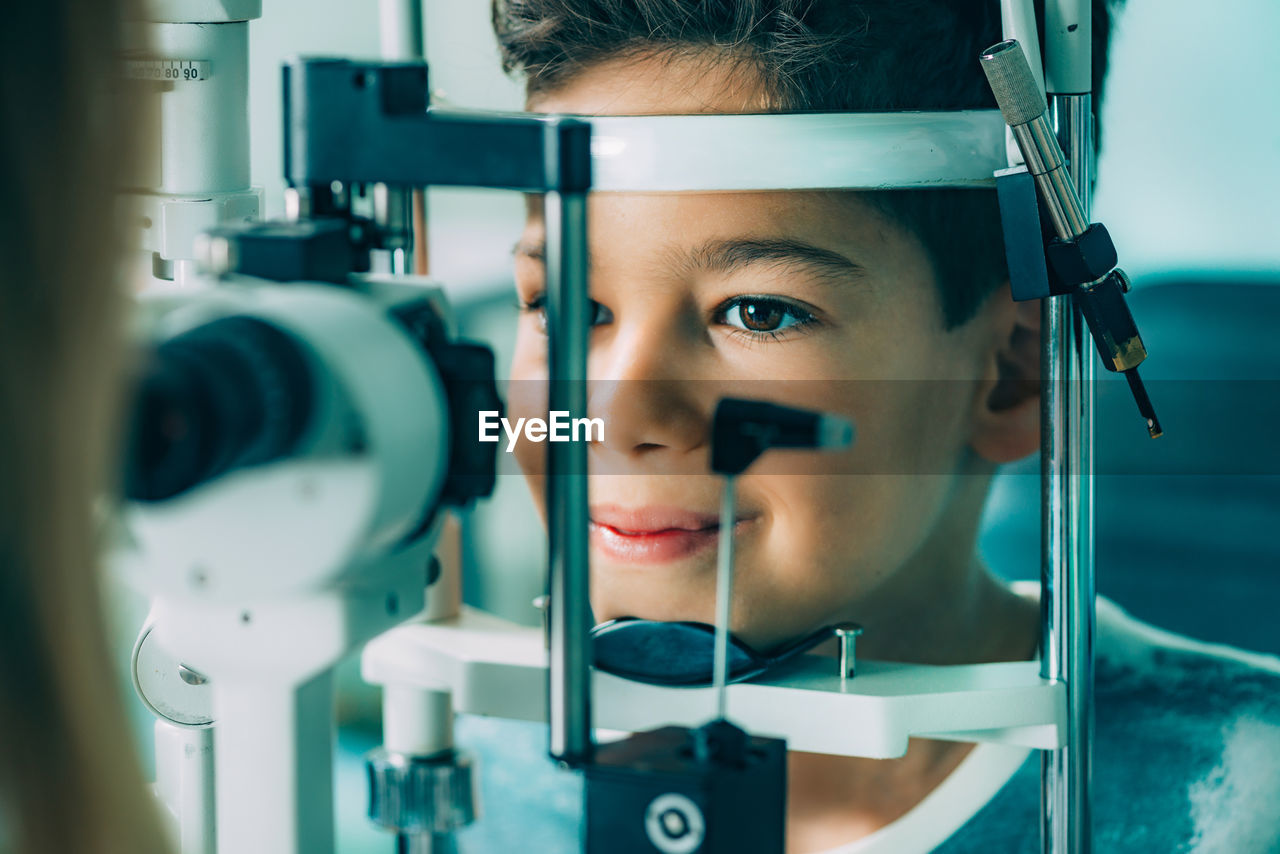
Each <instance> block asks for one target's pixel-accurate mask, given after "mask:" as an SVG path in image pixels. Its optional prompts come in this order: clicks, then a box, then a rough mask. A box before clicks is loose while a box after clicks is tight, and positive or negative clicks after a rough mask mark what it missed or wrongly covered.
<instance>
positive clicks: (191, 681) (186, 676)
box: [178, 664, 209, 685]
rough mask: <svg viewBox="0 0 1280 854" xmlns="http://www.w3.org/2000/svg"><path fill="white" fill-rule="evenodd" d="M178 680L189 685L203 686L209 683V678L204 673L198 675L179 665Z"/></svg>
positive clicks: (185, 666) (183, 665)
mask: <svg viewBox="0 0 1280 854" xmlns="http://www.w3.org/2000/svg"><path fill="white" fill-rule="evenodd" d="M178 678H179V679H181V680H182V681H183V682H186V683H187V684H188V685H203V684H205V683H206V682H208V681H209V677H208V676H205V675H204V674H203V673H197V672H196V671H194V670H192V669H191V668H190V667H187V665H185V664H179V665H178Z"/></svg>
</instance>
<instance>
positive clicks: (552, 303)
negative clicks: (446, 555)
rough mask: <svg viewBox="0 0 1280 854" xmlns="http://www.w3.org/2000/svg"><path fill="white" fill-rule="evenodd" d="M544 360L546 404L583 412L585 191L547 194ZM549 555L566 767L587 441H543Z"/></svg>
mask: <svg viewBox="0 0 1280 854" xmlns="http://www.w3.org/2000/svg"><path fill="white" fill-rule="evenodd" d="M543 211H544V216H543V219H544V221H545V222H546V277H547V328H548V336H547V350H548V353H547V360H548V366H549V371H548V379H549V385H550V390H549V394H548V397H549V406H550V411H553V412H567V413H568V417H569V418H571V419H572V418H585V417H586V415H587V347H588V343H589V335H590V328H591V322H590V316H589V313H588V309H589V306H590V298H589V295H588V293H587V196H586V194H585V193H557V192H552V193H547V194H546V197H545V201H544V204H543ZM546 488H547V536H548V545H549V552H550V555H549V556H550V566H549V572H550V594H551V604H550V613H549V624H550V645H551V649H550V667H549V679H550V684H549V686H548V687H549V697H550V708H549V710H548V720H549V721H550V723H551V755H552V756H554V757H555V758H557V759H559V760H561V761H562V762H566V763H569V764H576V763H579V762H582V761H585V760H587V759H588V758H589V757H590V756H591V748H592V742H591V654H590V642H591V637H590V634H589V633H590V628H591V600H590V597H589V589H588V581H589V578H590V572H589V568H588V558H589V553H588V542H587V525H588V519H589V516H588V513H589V510H588V504H587V445H586V443H585V442H547V484H546Z"/></svg>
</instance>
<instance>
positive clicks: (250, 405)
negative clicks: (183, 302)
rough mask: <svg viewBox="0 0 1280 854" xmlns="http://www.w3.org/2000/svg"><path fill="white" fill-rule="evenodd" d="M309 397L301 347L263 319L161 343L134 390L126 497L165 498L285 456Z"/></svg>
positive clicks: (208, 327) (223, 324)
mask: <svg viewBox="0 0 1280 854" xmlns="http://www.w3.org/2000/svg"><path fill="white" fill-rule="evenodd" d="M313 398H314V392H313V389H312V384H311V374H310V372H309V370H308V368H307V358H306V355H305V354H304V353H303V351H302V348H301V345H300V344H299V343H298V342H297V341H296V340H295V339H293V338H292V337H290V336H289V335H287V334H285V333H284V332H281V331H280V330H279V329H277V328H275V327H274V326H271V325H269V324H267V323H264V322H262V321H260V320H255V319H253V318H248V317H229V318H223V319H220V320H215V321H213V322H211V323H207V324H205V325H203V326H199V327H197V328H195V329H193V330H191V331H189V332H185V333H183V334H182V335H179V336H177V337H175V338H171V339H169V340H168V341H165V342H164V343H163V344H161V345H160V346H159V347H158V348H156V350H155V352H154V353H153V354H152V356H151V359H150V360H149V362H148V364H147V367H146V369H145V372H144V374H143V377H142V379H141V381H140V383H139V384H138V388H137V396H136V400H135V402H134V406H133V417H132V426H131V429H130V431H129V434H128V442H129V444H128V447H127V448H126V455H125V470H124V486H125V495H126V496H127V497H128V498H130V499H132V500H134V501H163V500H165V499H168V498H172V497H174V496H176V495H179V494H181V493H183V492H186V491H187V490H190V489H192V488H194V487H196V486H198V485H200V484H202V483H206V482H207V481H210V480H212V479H213V478H215V477H217V476H219V475H221V474H225V473H226V472H228V471H232V470H234V469H238V468H245V467H248V466H253V465H261V464H263V463H267V462H271V461H273V460H278V459H281V458H283V457H287V456H289V455H290V454H291V453H292V452H293V451H294V449H295V448H296V446H297V443H298V440H299V439H300V438H301V436H302V434H303V432H304V430H305V428H306V425H307V423H308V421H309V419H310V413H311V407H312V401H313Z"/></svg>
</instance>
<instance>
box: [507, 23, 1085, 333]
mask: <svg viewBox="0 0 1280 854" xmlns="http://www.w3.org/2000/svg"><path fill="white" fill-rule="evenodd" d="M1108 3H1109V0H1093V20H1092V26H1093V93H1094V101H1093V105H1094V117H1095V129H1097V127H1098V126H1097V110H1098V105H1099V103H1100V101H1101V95H1102V80H1103V76H1104V74H1105V72H1106V65H1107V45H1108V40H1109V35H1110V20H1109V14H1108V11H1107V7H1108ZM1035 5H1036V7H1037V9H1036V14H1037V16H1038V17H1039V18H1040V24H1041V27H1040V29H1041V32H1043V2H1042V0H1037V2H1036V4H1035ZM493 23H494V31H495V32H496V34H497V36H498V42H499V46H500V48H501V52H502V62H503V68H504V69H505V70H506V71H507V72H508V73H512V72H517V71H523V72H524V73H525V74H526V76H527V87H528V88H527V92H528V95H529V96H535V95H538V94H540V93H543V92H547V91H550V90H553V89H555V88H556V87H557V86H559V85H560V84H562V83H563V82H565V81H567V80H568V79H570V78H571V77H572V76H573V75H574V73H575V72H576V71H577V70H578V69H581V68H583V67H584V66H588V65H591V64H592V63H594V62H599V61H601V60H604V59H614V58H617V57H620V56H622V57H625V56H628V55H637V56H638V55H645V54H652V53H654V52H655V51H657V52H677V53H683V52H688V51H692V52H698V53H705V52H707V50H708V49H713V50H714V51H715V52H716V53H719V54H721V55H723V56H725V57H726V58H729V59H732V60H734V61H741V62H746V63H748V64H749V65H751V66H753V67H754V68H755V69H756V70H757V71H758V73H759V76H760V79H761V81H762V84H763V86H764V88H765V95H766V97H767V100H768V102H769V107H770V109H771V110H774V111H777V112H802V111H815V110H825V111H886V110H960V109H983V108H994V107H995V101H994V99H993V98H992V95H991V91H990V89H989V88H988V87H987V82H986V78H985V77H984V75H983V74H982V70H981V69H980V68H979V65H978V54H979V53H980V52H981V51H982V50H983V49H984V48H987V47H989V46H991V45H992V44H995V43H996V42H998V41H999V40H1000V38H1001V28H1000V4H999V3H998V2H996V0H493ZM864 195H866V196H867V197H868V198H870V199H871V200H872V201H873V202H874V203H875V204H876V205H877V207H878V208H880V209H881V210H882V211H884V212H886V213H887V214H888V215H889V216H890V217H892V218H893V219H895V220H897V221H899V222H901V223H902V224H903V225H904V226H905V227H907V228H908V229H910V230H911V231H913V232H914V233H915V234H916V235H917V236H918V237H919V238H920V240H921V242H922V243H923V244H924V246H925V247H926V249H927V250H928V252H929V255H930V260H931V261H932V263H933V268H934V271H935V274H936V276H937V279H938V283H939V287H940V289H941V293H940V298H941V302H942V311H943V319H944V322H945V324H946V326H947V328H953V327H955V326H958V325H960V324H962V323H964V322H966V321H967V320H969V319H970V318H971V317H973V315H974V313H975V312H976V311H977V309H978V307H979V306H980V305H981V304H982V302H983V301H984V300H985V299H986V297H987V296H988V295H989V294H990V293H991V291H992V290H993V289H994V288H995V287H996V286H998V285H999V284H1000V283H1001V282H1002V281H1004V280H1005V279H1006V278H1007V276H1008V272H1007V270H1006V267H1005V260H1004V248H1003V247H1004V243H1003V239H1002V236H1001V231H1000V224H999V214H998V209H997V206H996V201H995V193H994V191H991V190H967V189H939V190H884V191H876V192H871V193H866V194H864Z"/></svg>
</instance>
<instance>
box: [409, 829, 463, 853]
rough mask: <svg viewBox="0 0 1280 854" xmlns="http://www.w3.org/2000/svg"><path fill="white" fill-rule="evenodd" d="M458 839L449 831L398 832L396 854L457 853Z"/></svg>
mask: <svg viewBox="0 0 1280 854" xmlns="http://www.w3.org/2000/svg"><path fill="white" fill-rule="evenodd" d="M457 851H458V841H457V838H456V837H455V836H454V835H453V834H451V833H398V834H396V854H457Z"/></svg>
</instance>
